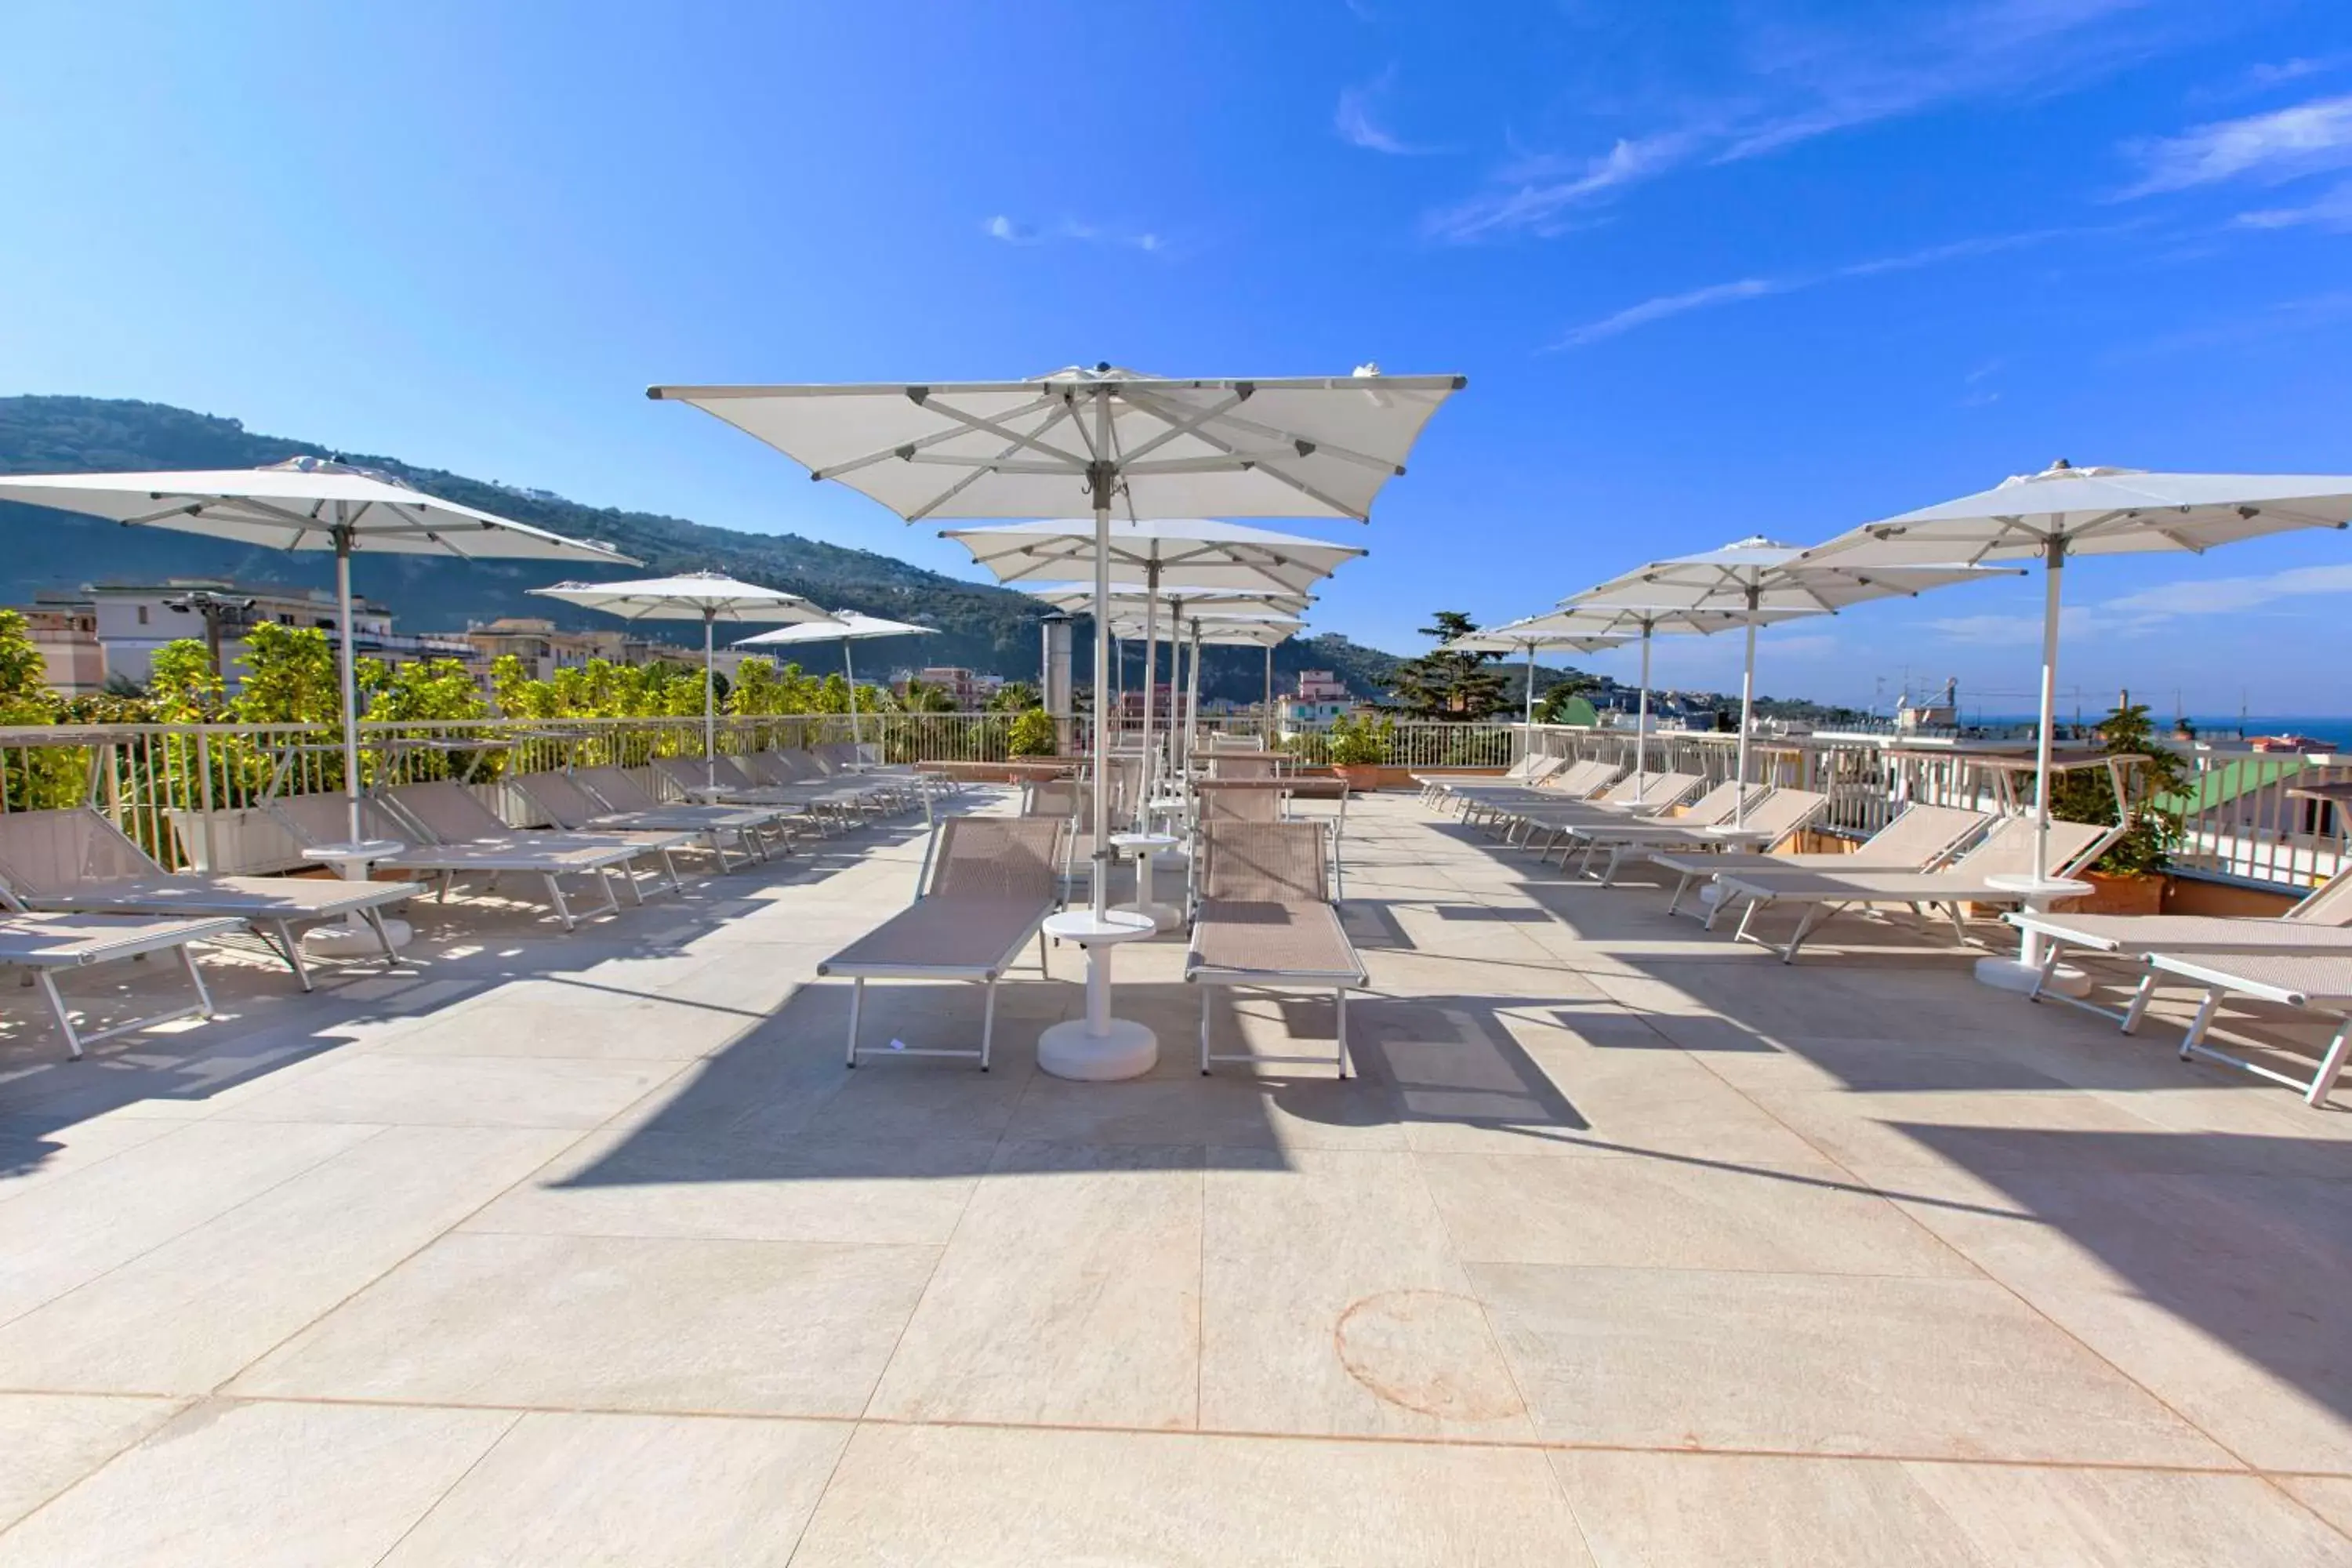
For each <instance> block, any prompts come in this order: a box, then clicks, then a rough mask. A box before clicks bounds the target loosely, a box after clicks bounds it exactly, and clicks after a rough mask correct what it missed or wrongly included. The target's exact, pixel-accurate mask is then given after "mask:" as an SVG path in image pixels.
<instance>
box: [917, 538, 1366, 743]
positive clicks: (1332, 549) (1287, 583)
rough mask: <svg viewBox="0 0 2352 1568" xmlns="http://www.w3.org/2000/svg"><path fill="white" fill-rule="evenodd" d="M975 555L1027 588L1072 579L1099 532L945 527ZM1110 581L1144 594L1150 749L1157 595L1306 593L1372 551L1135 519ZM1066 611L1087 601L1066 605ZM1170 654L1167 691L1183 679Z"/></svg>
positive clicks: (1115, 554) (1114, 554)
mask: <svg viewBox="0 0 2352 1568" xmlns="http://www.w3.org/2000/svg"><path fill="white" fill-rule="evenodd" d="M940 537H941V538H942V539H952V540H954V541H955V542H957V543H959V544H961V545H962V546H963V547H964V548H965V549H967V550H969V551H971V555H972V559H973V560H974V561H976V562H978V563H980V564H981V565H982V566H985V567H987V568H988V569H989V570H990V571H991V572H992V573H994V574H995V575H996V578H997V580H998V581H999V582H1001V583H1004V584H1008V585H1009V586H1013V587H1025V586H1026V585H1027V584H1030V583H1032V582H1036V581H1041V580H1045V579H1049V578H1055V577H1061V576H1066V575H1067V574H1069V573H1070V572H1071V571H1072V570H1073V569H1074V568H1076V567H1079V566H1083V565H1084V564H1086V563H1087V562H1088V561H1089V560H1091V559H1092V557H1093V554H1094V550H1095V536H1094V531H1093V529H1092V528H1091V527H1090V526H1089V524H1088V523H1087V522H1086V521H1081V520H1076V519H1060V520H1055V519H1046V520H1044V521H1035V522H1022V523H1013V524H1009V525H1003V526H998V527H994V528H965V529H947V530H943V531H941V533H940ZM1110 547H1111V557H1110V559H1111V566H1110V580H1111V583H1112V584H1113V585H1114V586H1117V585H1118V584H1127V585H1129V586H1132V587H1136V588H1139V589H1140V590H1141V592H1142V594H1143V595H1144V597H1145V611H1144V617H1143V632H1142V637H1143V668H1144V680H1143V745H1144V750H1145V752H1147V753H1150V752H1151V738H1152V721H1153V717H1154V714H1153V703H1154V699H1155V689H1156V688H1157V686H1158V684H1159V682H1158V680H1157V679H1156V677H1157V675H1158V672H1159V668H1160V624H1159V618H1158V616H1157V614H1156V611H1157V605H1155V604H1154V603H1153V602H1152V601H1153V599H1154V598H1155V597H1158V598H1164V597H1168V596H1170V595H1171V588H1170V587H1169V584H1177V583H1181V584H1186V585H1188V586H1189V587H1191V588H1192V589H1193V590H1195V591H1196V592H1201V593H1205V592H1208V591H1211V590H1232V591H1263V592H1266V593H1272V594H1283V595H1305V594H1306V593H1307V590H1308V589H1309V588H1311V587H1312V586H1314V584H1317V583H1318V582H1320V581H1321V580H1322V579H1323V578H1325V577H1328V576H1329V575H1330V574H1332V573H1334V572H1336V571H1338V570H1339V568H1340V567H1341V566H1343V565H1345V564H1347V563H1349V561H1352V560H1354V559H1356V558H1357V557H1359V556H1360V555H1363V554H1365V553H1367V552H1365V551H1364V550H1363V549H1361V548H1360V547H1359V546H1356V545H1352V544H1337V543H1334V542H1331V541H1329V540H1324V539H1313V538H1308V537H1307V536H1305V535H1302V534H1296V533H1276V532H1273V531H1270V530H1267V529H1263V528H1252V527H1250V526H1248V525H1247V524H1245V523H1239V522H1223V521H1216V520H1214V519H1211V518H1183V517H1179V518H1152V517H1146V518H1144V519H1143V520H1142V521H1136V520H1135V519H1134V518H1133V517H1131V516H1130V517H1129V518H1128V519H1125V520H1114V521H1112V523H1111V525H1110ZM1060 607H1061V608H1064V609H1069V610H1074V611H1075V610H1084V609H1086V608H1087V607H1088V606H1086V605H1061V606H1060ZM1176 663H1177V660H1176V658H1175V655H1174V653H1173V652H1172V651H1171V657H1170V659H1169V664H1170V669H1169V678H1170V690H1171V693H1172V692H1173V691H1175V690H1176V689H1177V688H1178V686H1179V685H1180V684H1181V683H1180V682H1178V681H1177V679H1176V677H1177V675H1178V674H1179V673H1180V672H1179V671H1178V670H1177V668H1175V666H1176Z"/></svg>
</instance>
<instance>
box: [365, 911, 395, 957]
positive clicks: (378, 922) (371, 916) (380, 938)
mask: <svg viewBox="0 0 2352 1568" xmlns="http://www.w3.org/2000/svg"><path fill="white" fill-rule="evenodd" d="M360 919H362V920H363V921H367V923H368V926H369V928H370V929H371V930H373V931H374V932H375V940H376V942H378V943H379V944H381V945H382V947H383V966H384V968H386V969H397V968H399V967H400V950H399V949H398V948H395V947H394V946H393V945H392V929H391V928H390V927H389V926H387V925H385V924H384V923H383V910H380V909H375V910H361V911H360Z"/></svg>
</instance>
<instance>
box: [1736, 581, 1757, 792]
mask: <svg viewBox="0 0 2352 1568" xmlns="http://www.w3.org/2000/svg"><path fill="white" fill-rule="evenodd" d="M1757 596H1758V590H1756V589H1754V588H1750V589H1748V662H1747V663H1746V664H1745V665H1743V666H1741V667H1740V670H1739V794H1738V796H1736V797H1735V798H1734V800H1733V802H1732V806H1731V826H1734V827H1745V826H1748V735H1749V734H1750V733H1751V732H1752V731H1754V730H1755V728H1756V600H1757Z"/></svg>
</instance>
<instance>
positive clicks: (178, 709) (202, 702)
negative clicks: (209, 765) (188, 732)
mask: <svg viewBox="0 0 2352 1568" xmlns="http://www.w3.org/2000/svg"><path fill="white" fill-rule="evenodd" d="M147 699H148V701H149V702H150V703H152V705H153V707H154V710H155V717H156V719H158V720H159V721H162V722H163V723H166V724H203V723H209V722H211V721H215V720H216V719H218V718H220V716H221V714H222V711H223V710H225V709H226V706H227V702H228V689H227V683H226V682H225V681H223V680H222V679H221V677H220V671H218V670H216V669H215V668H213V656H212V652H211V650H210V649H208V648H206V647H205V645H204V643H203V641H202V640H201V639H199V638H196V637H179V638H176V639H174V640H173V641H171V642H167V643H165V644H164V645H163V647H159V648H157V649H156V650H155V653H154V657H153V658H152V661H151V664H150V668H149V672H148V676H147Z"/></svg>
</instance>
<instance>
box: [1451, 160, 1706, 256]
mask: <svg viewBox="0 0 2352 1568" xmlns="http://www.w3.org/2000/svg"><path fill="white" fill-rule="evenodd" d="M1697 145H1698V143H1697V139H1696V137H1694V136H1693V135H1691V134H1690V133H1688V132H1671V133H1668V134H1665V135H1660V136H1650V137H1643V138H1640V139H1622V140H1620V141H1619V142H1616V143H1615V144H1614V145H1613V146H1612V147H1611V148H1610V149H1609V151H1607V152H1606V153H1601V154H1599V155H1598V156H1596V157H1591V158H1587V159H1583V160H1581V161H1578V162H1574V163H1566V162H1563V161H1560V160H1557V159H1551V158H1543V159H1534V160H1521V161H1520V162H1518V163H1516V164H1514V165H1513V166H1512V168H1511V169H1510V170H1509V171H1508V172H1509V173H1511V174H1517V175H1518V176H1520V177H1519V178H1518V179H1517V180H1516V181H1514V182H1511V183H1508V184H1506V185H1504V186H1503V187H1502V188H1498V189H1495V190H1490V191H1486V192H1482V193H1481V194H1479V195H1475V196H1473V197H1471V198H1470V199H1469V200H1467V201H1465V202H1460V203H1457V204H1456V205H1453V206H1450V207H1442V208H1440V209H1438V210H1437V211H1435V212H1433V213H1430V214H1428V215H1427V216H1424V217H1423V219H1422V225H1421V227H1422V232H1423V234H1425V235H1427V236H1429V237H1431V238H1433V239H1441V240H1444V241H1446V242H1447V243H1449V244H1454V245H1462V244H1467V243H1469V242H1471V241H1473V240H1480V239H1486V238H1491V237H1494V236H1496V235H1498V234H1505V233H1510V232H1515V231H1522V230H1524V231H1526V232H1528V233H1532V234H1536V235H1538V236H1545V237H1549V236H1550V235H1554V234H1559V233H1563V232H1565V231H1566V230H1568V229H1570V228H1573V227H1576V226H1577V224H1576V223H1575V221H1574V218H1573V214H1574V213H1575V212H1576V210H1577V209H1579V208H1580V207H1583V206H1586V205H1591V203H1593V202H1594V201H1596V200H1598V199H1600V198H1601V197H1603V196H1606V195H1610V194H1612V193H1613V192H1616V191H1618V190H1621V189H1622V188H1623V187H1625V186H1628V185H1632V184H1638V183H1639V182H1641V181H1643V180H1647V179H1652V178H1654V177H1655V176H1657V175H1659V174H1664V172H1666V171H1667V170H1669V169H1672V168H1674V167H1675V166H1676V165H1678V164H1681V163H1687V162H1688V161H1689V160H1690V158H1691V157H1692V155H1693V154H1694V153H1695V152H1696V147H1697Z"/></svg>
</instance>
